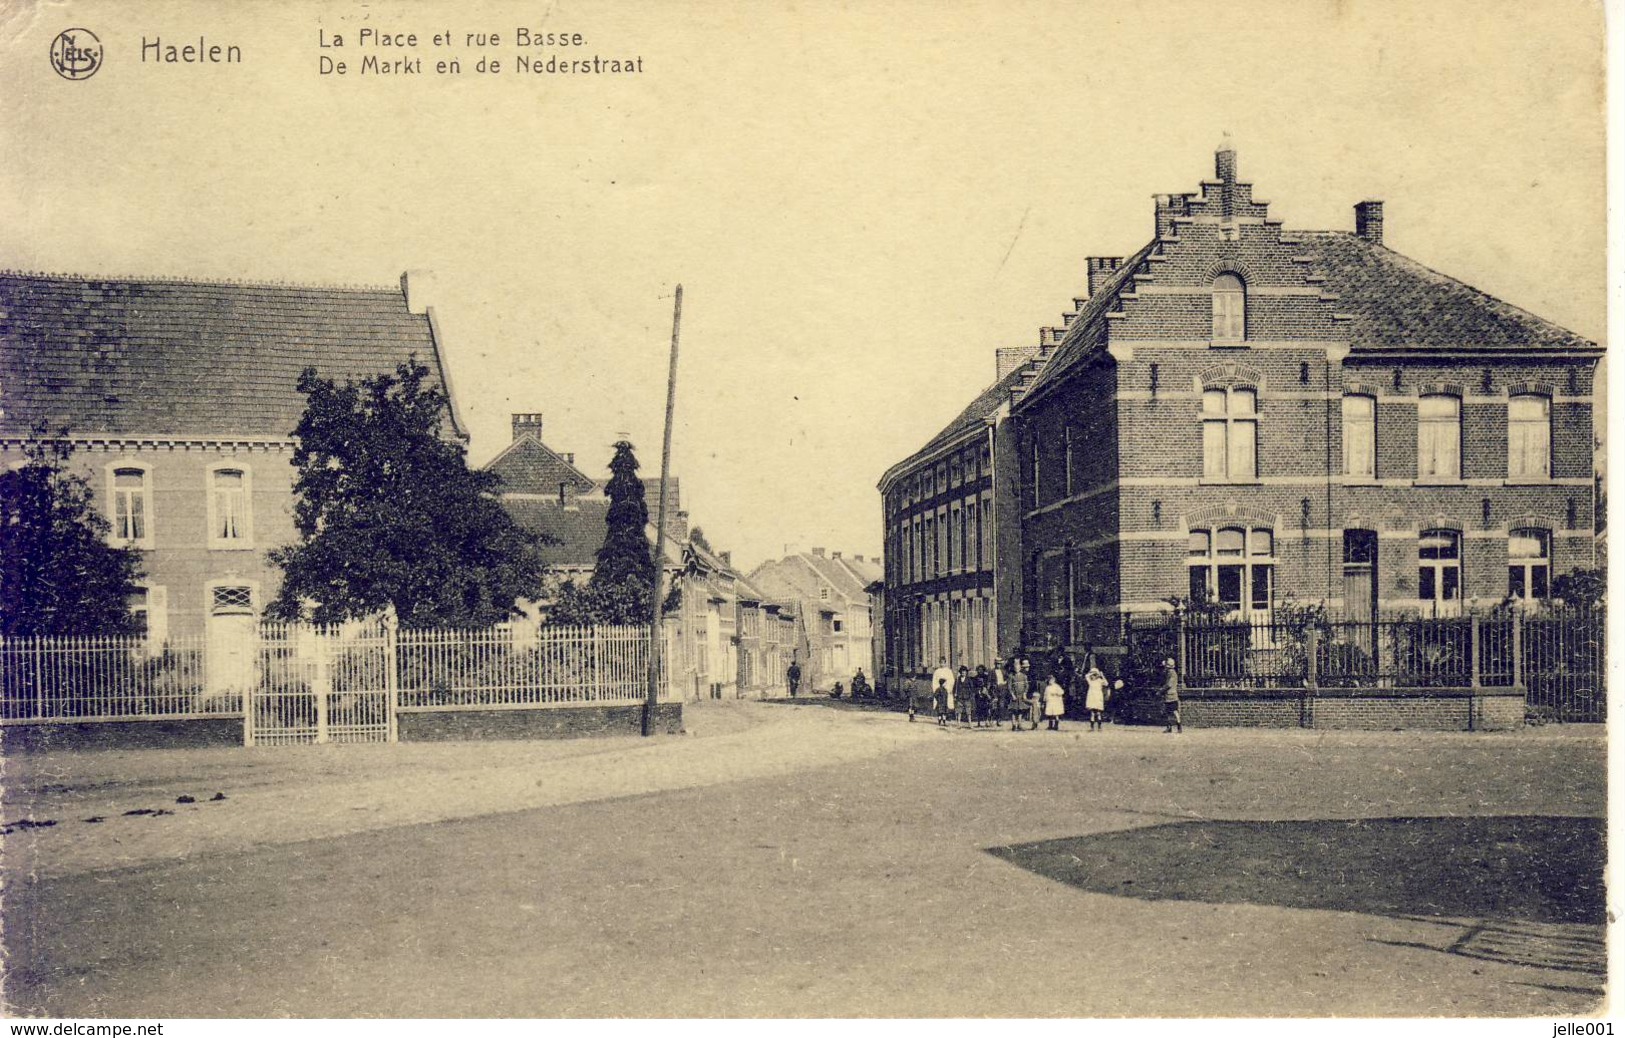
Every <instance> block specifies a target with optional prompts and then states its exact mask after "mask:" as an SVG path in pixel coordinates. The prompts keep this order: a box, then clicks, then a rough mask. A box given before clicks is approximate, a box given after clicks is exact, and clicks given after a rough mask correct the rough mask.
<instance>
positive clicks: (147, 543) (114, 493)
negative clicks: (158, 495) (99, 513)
mask: <svg viewBox="0 0 1625 1038" xmlns="http://www.w3.org/2000/svg"><path fill="white" fill-rule="evenodd" d="M105 470H106V473H107V520H108V522H109V523H110V524H111V526H112V529H111V530H110V531H109V533H108V535H107V541H108V543H109V544H111V545H113V546H114V547H128V548H151V547H152V546H153V543H154V536H153V527H154V519H155V516H154V515H153V510H152V465H151V464H149V463H147V462H144V461H134V460H130V459H125V460H121V461H110V462H108V463H107V465H106V466H105ZM129 470H134V471H137V472H140V473H141V489H140V491H139V492H137V494H135V495H131V493H130V491H128V490H120V489H119V488H118V473H120V472H123V471H129ZM127 496H128V497H131V498H132V499H133V498H134V497H139V499H140V501H141V536H139V537H126V536H124V535H122V534H121V533H120V532H119V502H120V500H121V499H123V498H125V497H127Z"/></svg>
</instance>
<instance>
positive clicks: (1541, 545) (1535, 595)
mask: <svg viewBox="0 0 1625 1038" xmlns="http://www.w3.org/2000/svg"><path fill="white" fill-rule="evenodd" d="M1551 554H1552V553H1551V534H1549V533H1547V532H1546V531H1545V530H1534V529H1528V528H1519V529H1515V530H1512V531H1510V532H1509V533H1508V535H1507V595H1508V596H1510V597H1513V598H1517V599H1521V600H1522V601H1524V602H1543V601H1545V600H1546V599H1548V598H1550V597H1551V596H1552V587H1551V564H1552V561H1551Z"/></svg>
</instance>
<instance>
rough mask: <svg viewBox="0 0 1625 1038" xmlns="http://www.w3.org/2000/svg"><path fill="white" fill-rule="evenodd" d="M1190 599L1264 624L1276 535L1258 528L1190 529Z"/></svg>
mask: <svg viewBox="0 0 1625 1038" xmlns="http://www.w3.org/2000/svg"><path fill="white" fill-rule="evenodd" d="M1186 561H1187V565H1188V566H1189V569H1190V597H1191V600H1192V601H1198V602H1201V601H1205V602H1217V603H1219V604H1221V605H1223V606H1224V607H1225V609H1226V610H1227V611H1228V612H1229V613H1230V614H1231V615H1232V616H1237V617H1245V618H1248V619H1258V620H1260V621H1261V622H1265V623H1267V622H1268V619H1269V615H1270V609H1271V603H1272V602H1273V600H1274V591H1275V535H1274V533H1272V532H1271V531H1270V530H1266V529H1264V528H1262V527H1253V528H1247V527H1242V526H1222V527H1219V528H1218V529H1214V530H1192V531H1191V539H1190V550H1189V556H1188V558H1187V560H1186Z"/></svg>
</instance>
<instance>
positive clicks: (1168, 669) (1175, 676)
mask: <svg viewBox="0 0 1625 1038" xmlns="http://www.w3.org/2000/svg"><path fill="white" fill-rule="evenodd" d="M1162 674H1163V681H1164V682H1165V684H1164V685H1163V692H1162V713H1163V720H1164V721H1166V722H1167V725H1168V727H1166V728H1164V729H1163V731H1164V732H1175V731H1177V732H1180V733H1183V732H1184V731H1185V726H1184V725H1183V724H1180V723H1179V664H1177V663H1175V662H1174V658H1173V657H1172V656H1169V657H1168V658H1167V659H1165V660H1163V661H1162Z"/></svg>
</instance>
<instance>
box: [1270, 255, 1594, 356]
mask: <svg viewBox="0 0 1625 1038" xmlns="http://www.w3.org/2000/svg"><path fill="white" fill-rule="evenodd" d="M1289 235H1290V237H1293V238H1296V239H1298V240H1299V241H1301V242H1302V243H1303V244H1304V245H1305V246H1309V247H1308V248H1306V249H1305V250H1304V251H1305V254H1314V255H1318V256H1319V258H1320V262H1319V263H1318V265H1317V270H1318V271H1319V272H1320V273H1322V274H1324V275H1325V277H1326V283H1325V287H1326V289H1327V290H1328V291H1331V292H1335V293H1337V294H1338V295H1339V296H1340V297H1341V298H1339V299H1338V300H1337V302H1336V303H1335V304H1333V305H1334V308H1335V309H1336V310H1337V312H1339V313H1345V314H1352V315H1353V316H1354V320H1353V321H1351V322H1349V323H1350V324H1351V325H1352V328H1351V330H1350V342H1351V345H1352V346H1354V348H1356V349H1370V350H1380V349H1394V348H1400V347H1403V348H1406V349H1448V348H1459V347H1463V346H1470V347H1474V348H1488V349H1531V348H1533V349H1562V350H1575V349H1579V350H1592V349H1596V344H1595V343H1592V342H1590V341H1589V340H1587V339H1583V338H1581V337H1580V336H1578V335H1576V334H1574V333H1573V332H1571V331H1569V330H1568V329H1566V328H1561V327H1559V326H1557V325H1555V324H1553V323H1552V322H1550V321H1547V320H1545V319H1544V318H1541V317H1537V316H1535V315H1534V314H1532V313H1530V312H1528V311H1527V310H1520V309H1519V308H1518V307H1516V306H1513V305H1512V304H1511V303H1507V302H1503V301H1502V300H1500V299H1497V298H1495V297H1494V296H1492V295H1490V294H1489V293H1487V292H1481V291H1479V290H1478V289H1476V288H1474V287H1472V286H1471V285H1468V284H1465V283H1463V282H1460V281H1457V280H1456V279H1455V278H1453V277H1450V276H1448V275H1446V274H1441V273H1439V272H1438V271H1436V270H1433V269H1432V268H1430V267H1425V266H1423V265H1422V264H1420V263H1418V262H1416V261H1415V260H1413V259H1410V258H1409V257H1407V256H1402V255H1400V254H1399V253H1397V252H1395V251H1393V250H1392V249H1390V248H1388V247H1386V246H1383V245H1377V244H1374V243H1372V242H1369V241H1367V240H1365V239H1364V238H1361V237H1359V236H1358V235H1356V234H1351V233H1350V232H1348V231H1293V232H1289Z"/></svg>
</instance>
